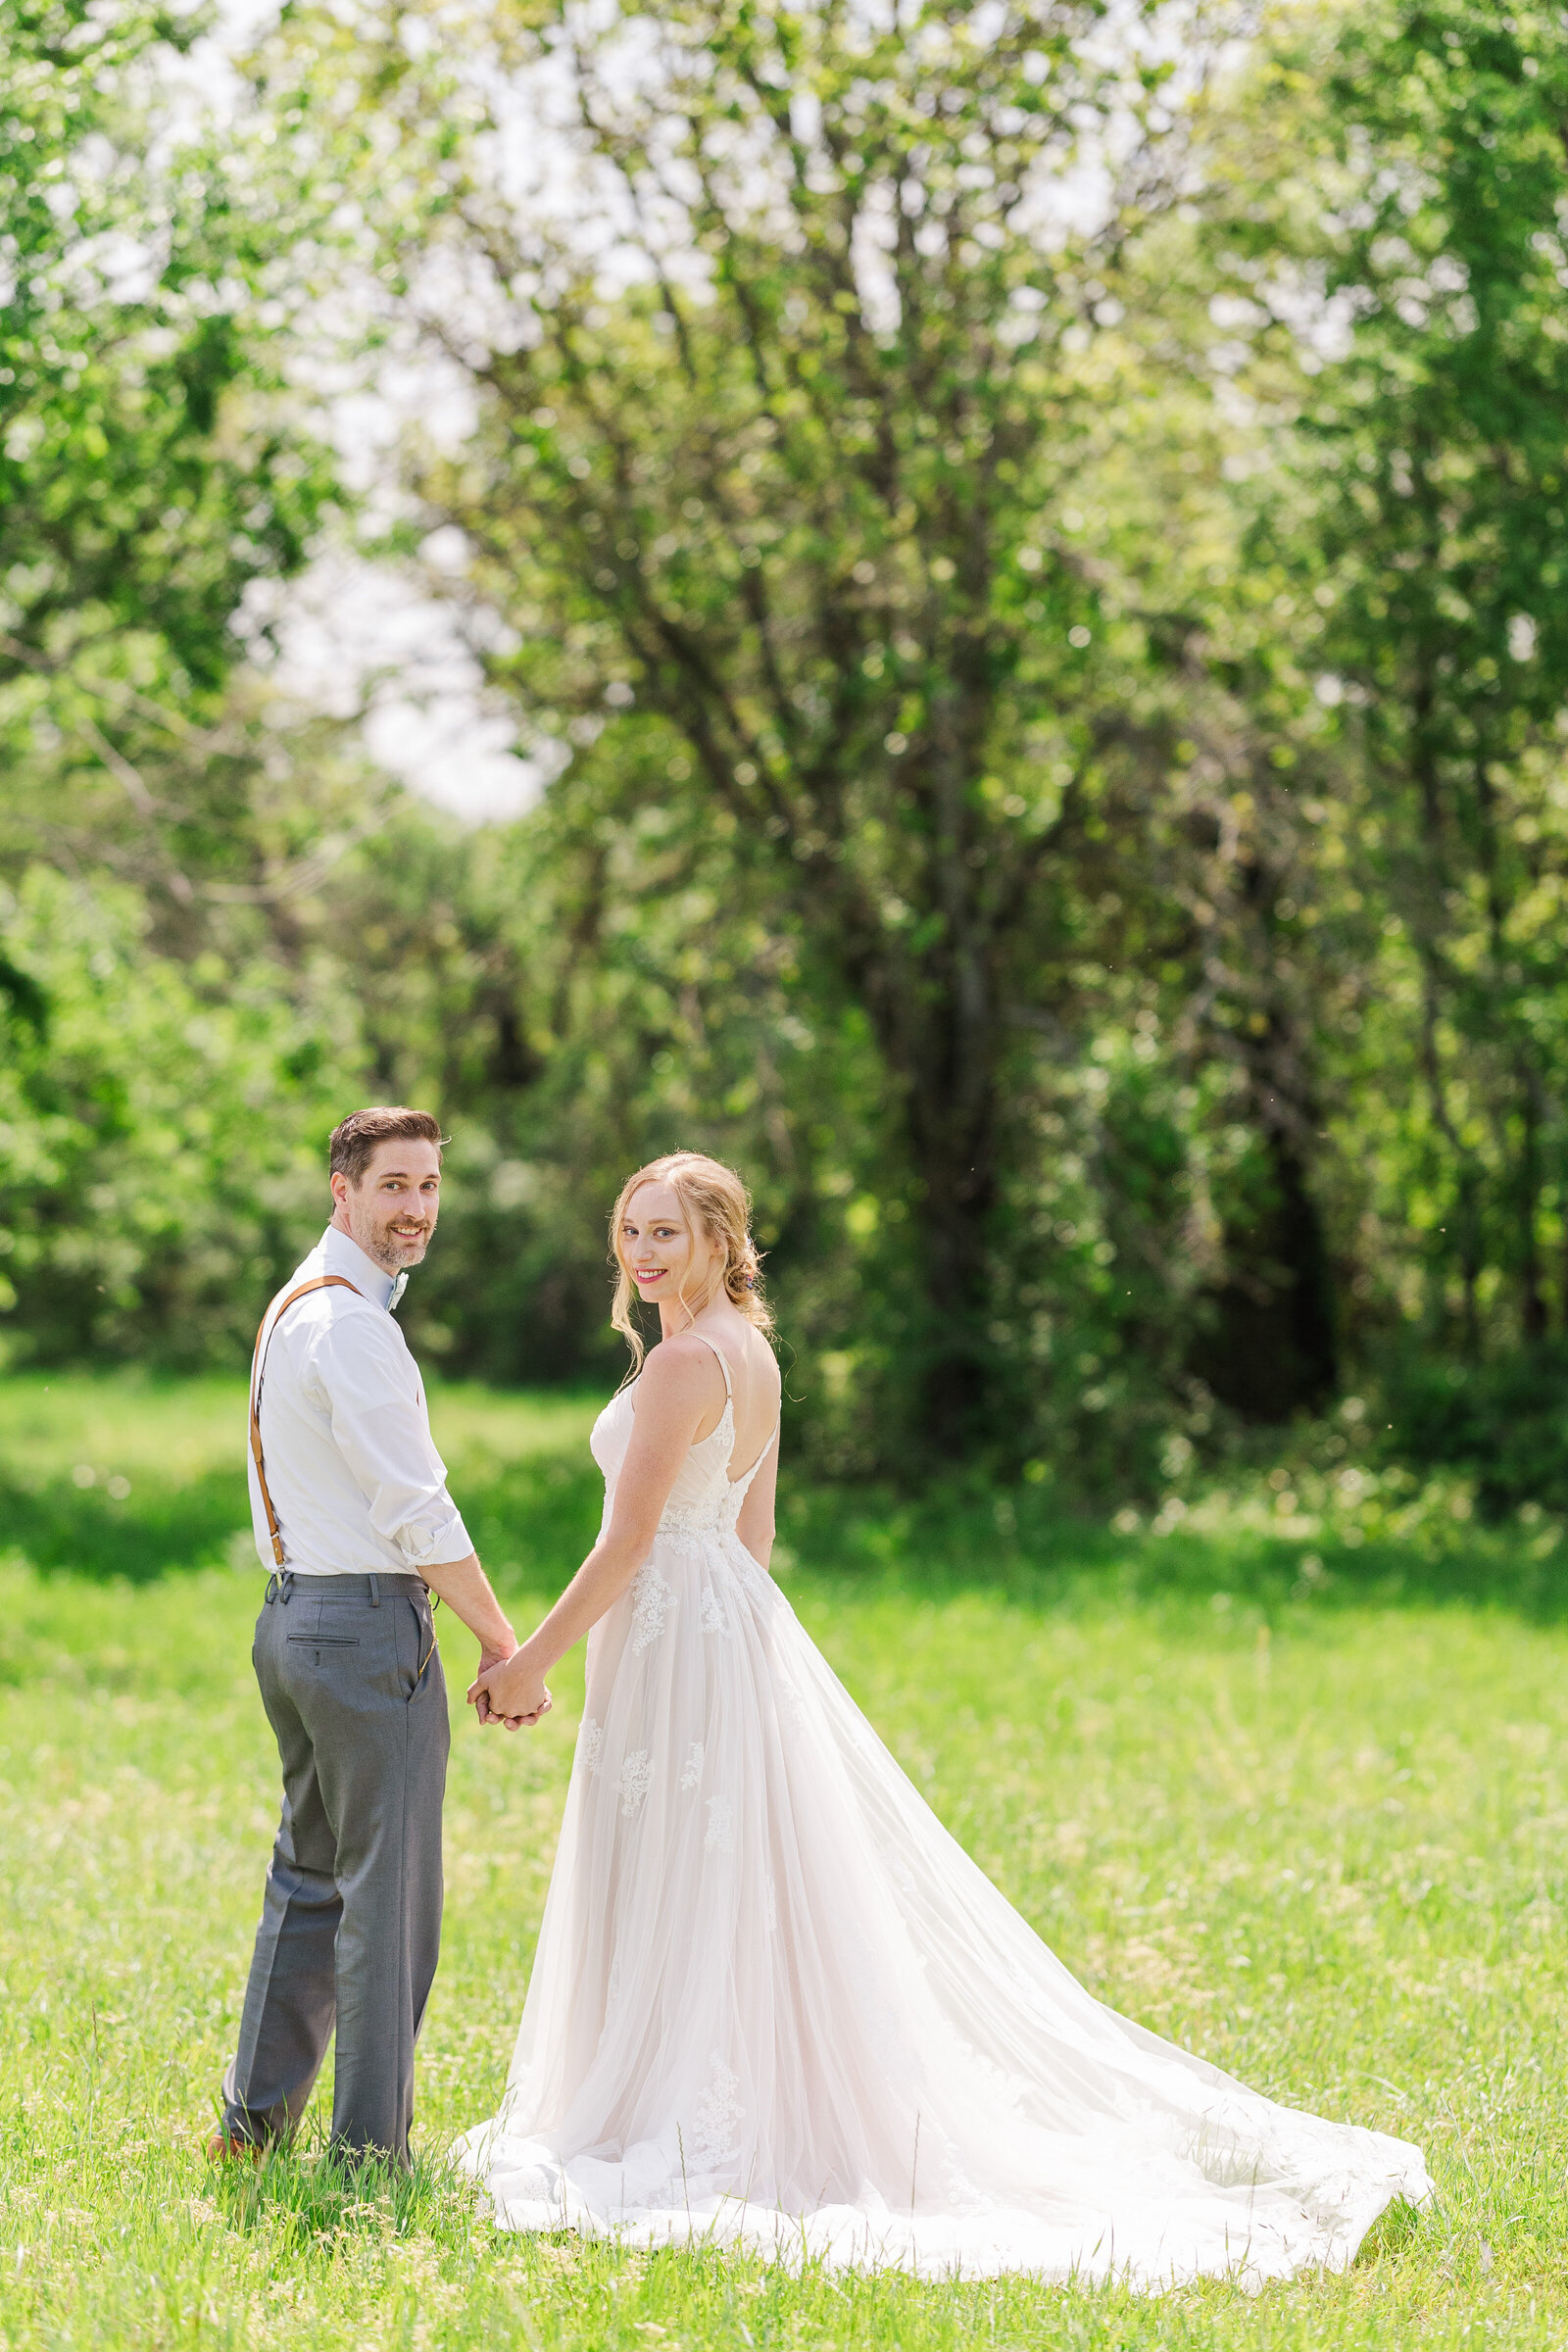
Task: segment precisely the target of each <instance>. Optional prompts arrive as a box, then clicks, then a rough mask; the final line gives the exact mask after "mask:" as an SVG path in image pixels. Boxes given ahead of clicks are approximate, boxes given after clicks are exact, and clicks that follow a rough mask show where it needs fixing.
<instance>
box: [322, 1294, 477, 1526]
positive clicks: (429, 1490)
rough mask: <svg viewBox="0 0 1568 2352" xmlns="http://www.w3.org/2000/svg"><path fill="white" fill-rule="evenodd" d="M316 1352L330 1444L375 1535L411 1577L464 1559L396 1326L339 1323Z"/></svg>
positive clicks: (366, 1320) (369, 1318) (375, 1319)
mask: <svg viewBox="0 0 1568 2352" xmlns="http://www.w3.org/2000/svg"><path fill="white" fill-rule="evenodd" d="M315 1352H316V1366H315V1368H316V1373H317V1378H318V1380H319V1384H320V1388H321V1392H322V1394H323V1395H324V1397H325V1399H326V1403H327V1407H328V1410H329V1412H330V1414H331V1420H332V1436H333V1439H334V1441H335V1442H336V1445H337V1447H338V1450H339V1452H340V1453H341V1454H342V1456H343V1459H344V1461H345V1462H346V1464H347V1465H348V1468H349V1470H350V1472H351V1473H352V1475H353V1477H354V1478H355V1480H356V1481H357V1483H358V1485H359V1488H360V1492H361V1493H362V1494H363V1495H364V1496H365V1501H366V1506H367V1508H368V1511H369V1514H370V1524H371V1526H372V1527H373V1528H374V1530H375V1532H376V1534H377V1535H378V1536H380V1537H381V1538H382V1540H383V1541H384V1542H386V1543H388V1544H392V1545H393V1546H394V1547H395V1548H396V1549H397V1550H398V1551H399V1552H401V1553H402V1555H403V1557H404V1558H405V1559H406V1560H407V1561H408V1564H409V1566H410V1568H411V1569H412V1570H415V1571H421V1570H423V1569H425V1568H427V1567H429V1568H436V1567H439V1566H440V1565H441V1564H442V1563H443V1562H444V1561H447V1560H462V1559H466V1557H467V1555H468V1553H469V1552H470V1551H472V1549H473V1544H472V1540H471V1539H470V1537H469V1535H468V1531H467V1529H466V1527H465V1526H464V1524H463V1516H462V1513H461V1512H460V1511H459V1509H458V1506H457V1504H456V1503H455V1502H454V1501H453V1499H452V1497H451V1495H449V1494H448V1493H447V1467H446V1464H445V1462H443V1460H442V1459H441V1456H440V1455H439V1454H438V1453H437V1451H436V1449H435V1441H434V1439H433V1438H432V1437H431V1435H430V1424H429V1422H428V1420H427V1419H426V1417H425V1412H424V1406H423V1402H422V1399H421V1396H420V1392H419V1387H418V1375H417V1372H416V1370H415V1368H414V1362H413V1358H412V1357H411V1356H410V1354H409V1352H408V1349H407V1348H405V1347H404V1345H403V1341H402V1336H401V1334H400V1333H399V1332H398V1330H397V1328H396V1326H395V1325H394V1324H393V1323H392V1322H391V1321H390V1319H389V1318H383V1317H380V1316H373V1315H365V1314H353V1315H344V1316H343V1317H342V1318H341V1319H339V1320H337V1321H334V1322H333V1324H332V1325H331V1326H330V1328H329V1329H327V1330H326V1331H324V1332H323V1333H322V1335H321V1338H320V1341H319V1346H318V1348H317V1349H316V1351H315Z"/></svg>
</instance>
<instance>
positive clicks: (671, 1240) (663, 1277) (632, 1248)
mask: <svg viewBox="0 0 1568 2352" xmlns="http://www.w3.org/2000/svg"><path fill="white" fill-rule="evenodd" d="M617 1238H618V1242H619V1247H620V1256H621V1263H622V1264H623V1265H624V1266H625V1268H626V1271H627V1273H628V1274H629V1275H630V1276H631V1278H632V1280H633V1282H634V1283H635V1284H636V1285H637V1296H638V1297H639V1299H647V1300H649V1301H650V1303H651V1304H653V1305H656V1306H658V1305H663V1304H667V1305H670V1306H674V1305H676V1304H677V1303H679V1302H680V1301H682V1300H684V1301H685V1304H686V1305H687V1307H688V1308H689V1309H690V1311H691V1312H692V1313H693V1314H696V1313H697V1312H698V1311H699V1310H700V1309H701V1308H702V1307H703V1306H705V1305H706V1304H707V1301H708V1294H709V1290H710V1288H711V1277H712V1271H713V1259H714V1256H715V1254H716V1253H715V1251H714V1249H713V1246H712V1244H711V1242H710V1240H709V1239H708V1236H707V1235H706V1234H705V1233H704V1232H703V1231H702V1230H701V1228H700V1227H694V1226H693V1224H692V1221H691V1219H690V1218H689V1217H688V1216H687V1214H686V1211H685V1209H684V1208H683V1207H682V1206H681V1202H680V1196H679V1194H678V1193H677V1192H676V1191H675V1189H674V1187H673V1185H668V1184H640V1185H639V1186H638V1187H637V1190H636V1191H635V1192H634V1193H633V1195H632V1197H631V1199H630V1200H629V1201H627V1203H626V1212H625V1215H624V1216H623V1217H622V1218H621V1221H620V1233H619V1235H618V1237H617Z"/></svg>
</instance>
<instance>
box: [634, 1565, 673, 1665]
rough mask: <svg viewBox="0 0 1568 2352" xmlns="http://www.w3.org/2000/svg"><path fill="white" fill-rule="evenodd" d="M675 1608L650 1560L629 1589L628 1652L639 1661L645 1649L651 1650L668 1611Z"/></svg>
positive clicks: (666, 1621) (670, 1592)
mask: <svg viewBox="0 0 1568 2352" xmlns="http://www.w3.org/2000/svg"><path fill="white" fill-rule="evenodd" d="M675 1606H676V1601H675V1595H674V1593H673V1592H672V1591H671V1589H670V1587H669V1585H668V1584H667V1583H666V1582H665V1580H664V1578H663V1577H662V1576H661V1575H660V1573H659V1570H658V1569H657V1568H656V1567H655V1565H654V1563H653V1561H652V1560H650V1561H649V1563H648V1565H647V1567H646V1568H639V1569H638V1571H637V1574H636V1575H635V1577H634V1578H633V1579H632V1587H631V1650H632V1656H633V1657H634V1658H640V1657H641V1656H642V1654H643V1651H644V1650H645V1649H652V1647H653V1645H654V1643H655V1642H657V1641H659V1639H660V1638H661V1636H662V1633H663V1631H664V1627H665V1625H666V1624H667V1623H668V1620H669V1614H670V1611H671V1610H672V1609H673V1608H674V1607H675Z"/></svg>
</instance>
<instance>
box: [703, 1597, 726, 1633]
mask: <svg viewBox="0 0 1568 2352" xmlns="http://www.w3.org/2000/svg"><path fill="white" fill-rule="evenodd" d="M698 1616H699V1619H700V1621H701V1624H702V1628H703V1631H704V1633H705V1634H723V1635H725V1636H727V1635H728V1633H729V1619H728V1618H727V1617H726V1616H725V1614H724V1604H723V1602H722V1601H721V1600H720V1599H719V1597H718V1594H717V1593H715V1592H714V1591H713V1588H712V1586H711V1585H705V1586H704V1587H703V1598H702V1606H701V1608H700V1609H699V1611H698Z"/></svg>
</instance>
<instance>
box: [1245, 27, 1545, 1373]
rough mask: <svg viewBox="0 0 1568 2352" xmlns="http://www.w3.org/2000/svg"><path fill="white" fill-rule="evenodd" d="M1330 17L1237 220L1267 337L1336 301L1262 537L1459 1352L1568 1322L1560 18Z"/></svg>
mask: <svg viewBox="0 0 1568 2352" xmlns="http://www.w3.org/2000/svg"><path fill="white" fill-rule="evenodd" d="M1326 35H1327V37H1325V29H1324V28H1323V27H1319V28H1318V29H1317V30H1315V31H1314V32H1312V33H1311V34H1310V35H1309V39H1310V41H1311V42H1312V44H1313V45H1312V46H1311V47H1310V49H1306V50H1303V49H1301V48H1299V47H1297V46H1294V45H1292V46H1287V47H1285V48H1284V49H1283V50H1282V51H1281V52H1280V54H1279V55H1278V56H1277V57H1276V59H1275V60H1274V61H1273V65H1272V68H1271V70H1270V72H1269V73H1267V74H1266V75H1265V77H1264V85H1263V86H1264V90H1265V93H1266V94H1265V97H1264V103H1263V106H1262V109H1261V127H1262V135H1263V136H1264V137H1265V138H1267V139H1268V140H1269V144H1270V146H1271V147H1272V149H1273V150H1274V151H1276V152H1277V151H1278V150H1279V149H1280V147H1281V146H1282V145H1283V146H1284V147H1285V148H1286V149H1287V150H1288V151H1289V152H1291V153H1293V154H1294V155H1295V156H1296V157H1297V158H1298V159H1299V164H1298V169H1297V172H1296V173H1295V175H1294V176H1293V177H1292V178H1290V179H1289V180H1288V181H1287V183H1286V184H1285V185H1284V186H1283V187H1276V188H1275V189H1274V190H1273V191H1272V193H1271V195H1269V196H1267V197H1264V196H1262V195H1261V194H1260V193H1258V194H1257V195H1255V196H1254V200H1253V202H1252V205H1251V207H1250V211H1245V212H1244V211H1242V210H1240V209H1237V210H1234V211H1233V212H1232V213H1231V214H1230V216H1229V218H1228V219H1227V221H1226V236H1227V239H1228V240H1229V241H1230V243H1231V245H1232V248H1233V251H1239V252H1240V253H1241V254H1242V255H1244V256H1245V257H1246V259H1245V262H1244V267H1243V270H1242V272H1241V277H1242V284H1243V287H1244V288H1245V290H1246V292H1247V294H1248V295H1249V297H1250V310H1251V328H1252V330H1254V331H1255V330H1258V329H1261V330H1262V331H1261V334H1260V348H1261V349H1262V350H1264V351H1266V350H1267V349H1268V346H1269V344H1270V341H1271V338H1272V337H1273V336H1274V335H1275V334H1276V333H1277V330H1274V329H1269V328H1267V327H1266V326H1265V325H1264V321H1265V320H1266V319H1268V317H1269V316H1270V315H1271V313H1272V314H1275V315H1280V314H1283V315H1284V316H1285V317H1287V319H1289V320H1290V324H1291V333H1292V337H1293V340H1294V336H1295V332H1296V329H1297V326H1298V325H1299V320H1300V317H1301V310H1302V296H1303V293H1308V292H1311V291H1313V290H1314V289H1315V296H1316V300H1317V302H1318V304H1319V305H1320V306H1322V307H1321V311H1320V316H1323V317H1327V318H1332V317H1333V316H1334V315H1335V314H1336V313H1337V314H1338V317H1339V319H1341V321H1342V322H1343V331H1344V337H1345V348H1344V351H1343V356H1337V357H1334V358H1332V359H1331V360H1330V363H1329V364H1328V365H1326V366H1321V365H1320V364H1319V363H1317V362H1312V364H1313V365H1314V366H1318V368H1319V371H1318V372H1317V373H1316V374H1315V375H1314V376H1313V377H1312V378H1311V379H1310V380H1309V382H1308V383H1307V384H1305V385H1304V386H1303V387H1302V389H1301V392H1300V394H1299V400H1298V413H1299V431H1300V438H1299V443H1298V460H1297V463H1296V465H1295V466H1294V467H1293V468H1292V477H1293V487H1292V488H1291V490H1290V492H1289V493H1288V495H1287V499H1286V501H1285V504H1284V507H1283V509H1281V508H1279V507H1276V509H1275V514H1274V523H1273V528H1272V530H1271V533H1270V534H1269V536H1270V538H1271V539H1272V547H1271V548H1270V549H1269V550H1268V553H1269V556H1270V558H1271V559H1272V558H1277V557H1278V556H1279V554H1280V552H1281V551H1282V550H1283V549H1285V548H1287V547H1289V548H1290V549H1291V550H1292V554H1291V555H1290V556H1288V557H1287V558H1286V564H1287V568H1289V569H1290V570H1291V571H1292V572H1294V574H1295V577H1296V580H1297V582H1298V583H1299V596H1300V609H1301V611H1302V613H1303V614H1304V615H1305V616H1307V627H1306V631H1305V634H1306V636H1307V638H1308V639H1309V647H1308V648H1307V649H1303V659H1305V660H1307V661H1309V662H1311V663H1312V664H1313V665H1314V666H1316V667H1317V668H1318V669H1319V671H1320V684H1319V691H1320V694H1321V695H1322V697H1323V699H1324V701H1325V703H1326V704H1327V705H1328V707H1329V708H1330V710H1331V711H1333V712H1334V713H1335V714H1336V723H1337V726H1338V730H1339V735H1340V747H1339V751H1340V760H1341V773H1342V777H1343V779H1344V784H1345V786H1346V788H1348V791H1349V792H1350V794H1351V795H1352V796H1354V801H1355V805H1354V807H1353V809H1352V811H1351V814H1350V823H1349V831H1348V841H1349V844H1350V846H1351V849H1352V854H1353V869H1354V870H1353V871H1351V872H1348V874H1347V875H1346V877H1345V882H1346V884H1348V886H1349V889H1348V892H1347V891H1346V889H1345V888H1344V886H1342V892H1341V895H1342V897H1344V896H1346V895H1353V896H1354V897H1355V898H1356V901H1357V907H1359V902H1360V900H1361V898H1362V897H1367V898H1368V899H1371V900H1375V904H1376V906H1377V908H1378V910H1379V916H1380V919H1381V923H1382V932H1383V938H1382V943H1381V946H1378V945H1375V944H1369V943H1368V942H1367V940H1366V937H1365V933H1366V931H1367V929H1368V926H1367V925H1366V924H1365V923H1364V922H1362V923H1360V924H1359V925H1357V926H1355V927H1357V928H1359V929H1360V930H1361V932H1362V934H1363V937H1362V948H1363V953H1364V954H1365V955H1366V956H1368V957H1369V959H1370V960H1372V961H1373V962H1375V963H1376V964H1377V965H1378V966H1379V967H1380V968H1379V970H1378V971H1377V972H1376V974H1375V975H1374V973H1373V972H1371V971H1369V972H1368V986H1367V990H1366V995H1365V1009H1366V1014H1367V1020H1368V1024H1369V1028H1368V1039H1367V1049H1366V1050H1364V1052H1363V1054H1362V1055H1360V1056H1358V1059H1359V1061H1360V1076H1359V1084H1360V1088H1361V1095H1360V1101H1359V1103H1358V1104H1357V1105H1356V1106H1355V1114H1354V1115H1355V1117H1356V1120H1357V1123H1358V1125H1359V1126H1360V1128H1361V1131H1362V1134H1363V1135H1365V1134H1367V1133H1369V1132H1372V1131H1377V1130H1379V1129H1381V1130H1382V1132H1383V1134H1384V1135H1385V1136H1386V1137H1387V1144H1388V1156H1387V1157H1386V1158H1385V1161H1384V1164H1385V1165H1386V1166H1387V1167H1388V1168H1389V1169H1390V1172H1391V1173H1393V1174H1394V1175H1395V1183H1394V1197H1393V1198H1392V1199H1389V1200H1387V1201H1386V1202H1385V1204H1384V1209H1383V1213H1384V1214H1385V1215H1387V1216H1388V1218H1389V1221H1390V1224H1391V1225H1392V1226H1393V1227H1395V1228H1396V1229H1397V1228H1398V1227H1401V1226H1402V1227H1404V1228H1405V1229H1406V1230H1405V1231H1404V1232H1397V1238H1396V1239H1395V1245H1394V1246H1395V1251H1396V1262H1400V1261H1407V1260H1408V1256H1409V1247H1408V1228H1409V1226H1410V1225H1411V1224H1412V1223H1413V1225H1414V1227H1415V1230H1416V1249H1417V1251H1418V1254H1419V1259H1420V1260H1421V1261H1424V1264H1425V1268H1426V1271H1427V1276H1428V1282H1427V1299H1426V1301H1425V1308H1426V1312H1427V1313H1428V1315H1429V1317H1430V1318H1431V1320H1432V1322H1433V1324H1434V1326H1435V1329H1436V1330H1437V1331H1440V1332H1446V1330H1447V1328H1448V1327H1449V1326H1450V1323H1451V1325H1452V1327H1453V1328H1454V1329H1455V1330H1456V1332H1457V1336H1458V1338H1459V1340H1460V1343H1461V1345H1462V1347H1463V1348H1464V1349H1465V1350H1466V1351H1467V1352H1468V1353H1470V1354H1471V1355H1474V1354H1476V1353H1477V1352H1478V1351H1479V1350H1480V1348H1481V1347H1482V1345H1483V1339H1484V1334H1485V1329H1486V1326H1487V1324H1488V1323H1489V1322H1490V1323H1491V1325H1492V1327H1493V1330H1494V1333H1495V1337H1497V1338H1500V1339H1504V1340H1508V1341H1514V1340H1517V1339H1520V1338H1522V1339H1524V1340H1525V1341H1530V1342H1533V1341H1537V1340H1539V1339H1541V1338H1542V1337H1543V1336H1544V1333H1545V1331H1546V1328H1547V1322H1548V1317H1549V1313H1550V1305H1551V1298H1552V1294H1553V1292H1555V1296H1556V1299H1557V1302H1558V1313H1559V1316H1560V1317H1562V1318H1564V1319H1565V1324H1568V1271H1565V1272H1564V1273H1560V1274H1559V1275H1558V1277H1557V1279H1556V1280H1555V1282H1553V1281H1552V1280H1551V1279H1550V1277H1549V1276H1548V1272H1547V1265H1546V1260H1545V1255H1544V1252H1545V1249H1546V1246H1547V1244H1548V1241H1549V1240H1550V1239H1552V1238H1555V1239H1556V1240H1557V1241H1558V1243H1559V1246H1560V1245H1561V1241H1562V1237H1563V1235H1564V1230H1565V1228H1564V1209H1565V1207H1568V997H1565V994H1564V989H1563V980H1562V965H1561V936H1560V926H1561V908H1562V905H1563V891H1564V887H1565V882H1568V828H1565V825H1564V821H1563V812H1562V808H1561V801H1562V797H1563V790H1564V786H1563V776H1564V761H1563V751H1562V732H1561V714H1562V712H1563V711H1564V709H1565V707H1568V615H1565V611H1564V605H1563V599H1562V594H1561V584H1562V576H1563V560H1562V533H1563V518H1564V513H1565V508H1568V491H1565V482H1568V435H1565V431H1564V424H1563V418H1564V414H1565V409H1568V310H1565V307H1564V294H1563V288H1564V286H1565V284H1568V246H1565V243H1564V233H1565V232H1564V223H1565V221H1568V169H1565V166H1568V153H1565V143H1564V131H1563V124H1564V122H1565V120H1568V50H1565V47H1564V43H1563V37H1562V29H1561V24H1560V21H1559V18H1558V16H1557V15H1556V13H1555V12H1554V11H1551V10H1547V9H1544V8H1539V7H1529V6H1526V7H1521V8H1517V9H1513V10H1511V11H1510V12H1508V13H1503V12H1500V11H1498V10H1496V9H1494V8H1490V7H1484V6H1478V5H1474V4H1473V0H1397V5H1384V6H1381V7H1378V8H1375V9H1372V10H1366V11H1358V12H1356V13H1355V14H1354V15H1353V16H1348V17H1347V18H1345V19H1344V20H1343V21H1336V20H1330V21H1329V23H1328V25H1327V27H1326ZM1318 91H1321V93H1322V95H1321V97H1318V96H1317V95H1316V92H1318ZM1303 92H1309V93H1312V94H1311V95H1309V96H1306V97H1305V98H1304V99H1303ZM1270 125H1272V136H1270V130H1269V126H1270ZM1303 181H1304V182H1307V183H1309V184H1310V188H1311V196H1310V199H1309V201H1307V202H1305V203H1303V202H1302V201H1301V198H1302V194H1303V185H1302V183H1303ZM1308 358H1309V361H1310V360H1311V354H1310V353H1309V354H1308ZM1299 498H1304V507H1303V505H1301V504H1299V503H1298V501H1299ZM1260 552H1261V550H1260ZM1314 600H1315V602H1314ZM1340 839H1341V846H1342V849H1343V848H1344V846H1345V839H1346V837H1345V836H1344V835H1343V834H1342V835H1341V837H1340ZM1357 886H1358V887H1357ZM1342 912H1343V909H1342ZM1370 927H1371V929H1372V930H1373V931H1374V933H1375V931H1376V925H1375V924H1374V925H1372V926H1370ZM1356 1017H1357V1019H1358V1020H1359V1015H1357V1016H1356ZM1406 1090H1408V1091H1406ZM1396 1172H1397V1173H1396ZM1499 1275H1500V1276H1501V1277H1502V1281H1501V1283H1500V1285H1499V1284H1498V1282H1497V1280H1496V1277H1497V1276H1499Z"/></svg>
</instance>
